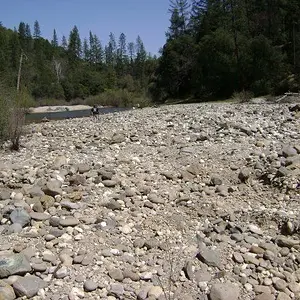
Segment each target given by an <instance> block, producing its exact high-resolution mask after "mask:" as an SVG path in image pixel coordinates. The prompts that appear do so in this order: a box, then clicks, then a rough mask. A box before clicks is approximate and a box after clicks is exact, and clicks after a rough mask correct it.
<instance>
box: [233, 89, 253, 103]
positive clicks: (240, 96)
mask: <svg viewBox="0 0 300 300" xmlns="http://www.w3.org/2000/svg"><path fill="white" fill-rule="evenodd" d="M253 96H254V95H253V93H252V92H249V91H244V90H243V91H241V92H234V93H233V95H232V100H233V101H234V102H239V103H246V102H249V101H250V100H251V99H252V98H253Z"/></svg>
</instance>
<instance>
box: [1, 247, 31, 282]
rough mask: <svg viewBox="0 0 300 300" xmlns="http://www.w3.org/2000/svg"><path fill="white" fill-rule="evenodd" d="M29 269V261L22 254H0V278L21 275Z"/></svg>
mask: <svg viewBox="0 0 300 300" xmlns="http://www.w3.org/2000/svg"><path fill="white" fill-rule="evenodd" d="M30 271H31V266H30V263H29V261H28V260H27V258H26V257H25V256H24V255H23V254H20V253H19V254H12V255H7V256H0V278H5V277H8V276H11V275H23V274H26V273H27V272H30Z"/></svg>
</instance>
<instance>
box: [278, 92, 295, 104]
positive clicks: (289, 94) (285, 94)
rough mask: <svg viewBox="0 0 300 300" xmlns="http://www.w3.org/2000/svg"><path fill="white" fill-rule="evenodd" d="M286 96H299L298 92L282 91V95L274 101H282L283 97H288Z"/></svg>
mask: <svg viewBox="0 0 300 300" xmlns="http://www.w3.org/2000/svg"><path fill="white" fill-rule="evenodd" d="M288 96H298V97H300V93H291V92H288V93H284V96H282V97H280V98H278V99H276V100H275V101H276V102H280V101H282V100H283V99H285V98H286V97H288Z"/></svg>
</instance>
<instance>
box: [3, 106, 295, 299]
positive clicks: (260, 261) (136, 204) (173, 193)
mask: <svg viewBox="0 0 300 300" xmlns="http://www.w3.org/2000/svg"><path fill="white" fill-rule="evenodd" d="M292 110H293V109H291V105H290V104H282V105H280V104H274V105H273V104H269V105H263V104H262V105H248V106H247V105H239V104H202V105H201V104H191V105H176V106H165V107H158V108H145V109H141V110H131V111H126V112H122V113H117V114H108V115H103V116H101V117H100V119H99V120H98V121H97V122H95V121H94V120H93V119H92V118H82V119H73V120H63V121H55V122H48V123H41V124H30V125H28V126H27V128H26V130H27V133H28V134H27V136H25V137H24V138H23V140H22V144H23V145H24V148H22V150H21V151H20V152H19V153H10V152H8V151H2V152H1V155H0V157H1V158H0V199H1V200H0V219H1V226H0V232H1V235H0V255H1V257H0V278H2V280H3V281H1V288H0V299H2V298H3V297H4V298H3V299H15V297H16V295H15V294H17V295H26V296H28V297H29V298H32V297H34V295H37V296H35V298H34V299H52V300H56V299H57V300H58V299H103V300H104V299H149V300H150V299H151V300H152V299H165V298H166V297H167V299H168V300H169V299H180V300H184V299H185V300H189V299H198V300H199V299H201V300H207V299H211V300H237V299H242V300H252V299H256V300H263V299H264V300H272V299H278V300H288V299H299V297H300V285H299V282H300V272H299V270H300V269H299V262H300V254H299V251H300V240H299V235H298V230H299V228H300V226H299V213H300V208H299V200H300V199H299V189H298V184H299V174H300V144H299V141H300V122H299V120H300V119H299V112H296V111H292ZM295 110H296V109H295ZM26 274H27V275H26ZM28 274H30V275H28ZM162 287H163V288H162ZM169 293H170V294H171V296H170V297H171V298H168V295H169ZM7 295H9V297H10V298H5V297H8V296H7ZM1 297H2V298H1Z"/></svg>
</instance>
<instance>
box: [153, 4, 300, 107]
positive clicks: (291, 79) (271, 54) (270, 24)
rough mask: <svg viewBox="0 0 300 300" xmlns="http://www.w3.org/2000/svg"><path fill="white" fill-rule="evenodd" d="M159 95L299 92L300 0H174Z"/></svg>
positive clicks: (158, 72)
mask: <svg viewBox="0 0 300 300" xmlns="http://www.w3.org/2000/svg"><path fill="white" fill-rule="evenodd" d="M170 15H171V18H170V26H169V29H168V31H167V33H166V38H167V41H166V44H165V45H164V47H163V50H162V53H161V57H160V59H159V65H158V68H157V70H156V73H155V78H154V80H153V81H152V82H151V86H150V89H151V91H152V94H153V96H154V98H156V99H158V100H160V101H163V100H165V99H167V98H188V97H194V98H212V99H214V98H226V97H230V96H231V95H232V94H233V93H234V92H241V91H250V92H251V93H252V94H253V95H267V94H280V93H283V92H285V91H288V90H290V91H299V87H300V20H299V16H300V1H298V0H288V1H287V0H260V1H257V0H193V1H189V0H172V1H171V5H170Z"/></svg>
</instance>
